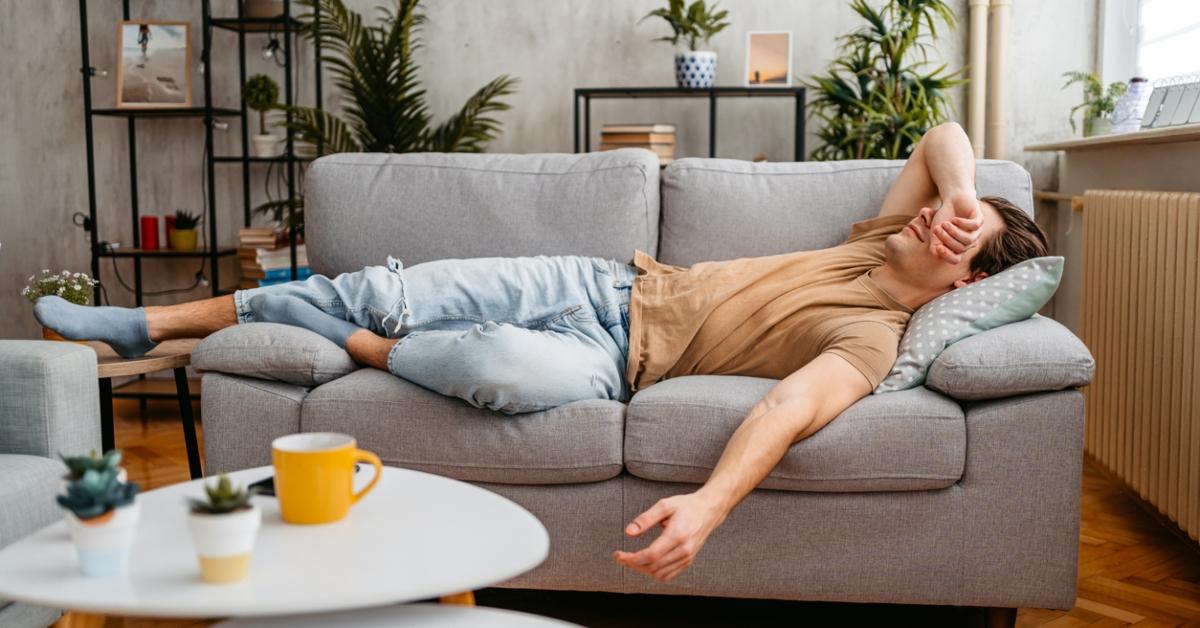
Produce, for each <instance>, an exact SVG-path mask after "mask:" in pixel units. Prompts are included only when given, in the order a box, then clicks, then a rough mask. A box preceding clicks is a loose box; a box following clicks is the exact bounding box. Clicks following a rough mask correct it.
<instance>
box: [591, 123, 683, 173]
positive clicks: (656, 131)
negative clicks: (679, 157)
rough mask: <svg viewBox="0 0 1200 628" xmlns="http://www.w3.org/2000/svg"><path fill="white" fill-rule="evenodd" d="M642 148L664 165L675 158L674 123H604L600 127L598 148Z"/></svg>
mask: <svg viewBox="0 0 1200 628" xmlns="http://www.w3.org/2000/svg"><path fill="white" fill-rule="evenodd" d="M618 148H644V149H646V150H649V151H651V152H653V153H654V154H656V155H658V163H659V164H660V165H663V166H666V165H668V164H670V163H671V162H672V161H674V160H675V125H674V124H606V125H604V127H603V128H601V129H600V150H615V149H618Z"/></svg>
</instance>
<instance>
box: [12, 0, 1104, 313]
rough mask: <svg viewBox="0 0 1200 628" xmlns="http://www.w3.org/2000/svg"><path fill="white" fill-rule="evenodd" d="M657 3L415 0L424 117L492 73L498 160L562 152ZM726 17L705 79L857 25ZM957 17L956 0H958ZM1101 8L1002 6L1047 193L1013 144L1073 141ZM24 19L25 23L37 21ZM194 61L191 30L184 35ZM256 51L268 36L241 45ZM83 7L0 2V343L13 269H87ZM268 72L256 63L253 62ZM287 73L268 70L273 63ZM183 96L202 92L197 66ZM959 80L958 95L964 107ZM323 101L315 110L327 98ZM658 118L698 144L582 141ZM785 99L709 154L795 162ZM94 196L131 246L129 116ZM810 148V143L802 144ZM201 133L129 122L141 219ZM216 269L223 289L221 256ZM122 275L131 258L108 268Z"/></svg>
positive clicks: (172, 10)
mask: <svg viewBox="0 0 1200 628" xmlns="http://www.w3.org/2000/svg"><path fill="white" fill-rule="evenodd" d="M233 2H234V0H215V1H214V13H217V14H225V15H229V14H232V13H233V11H234V6H235V5H234V4H233ZM134 4H135V8H136V9H137V10H138V13H137V14H136V16H138V17H148V18H158V19H172V18H184V19H189V20H192V22H193V25H195V24H197V23H198V21H199V18H198V9H196V8H191V7H189V8H187V9H186V11H187V12H186V13H180V11H183V10H185V9H182V7H185V6H188V5H189V4H190V3H184V4H180V3H178V2H173V1H167V0H139V1H138V2H136V3H134ZM348 4H350V5H351V6H352V7H353V8H356V9H359V10H364V11H370V10H371V9H372V7H374V6H376V5H377V4H379V0H350V1H349V2H348ZM659 4H660V3H659V2H658V0H606V1H604V2H596V1H594V0H504V1H503V2H495V1H492V2H483V1H482V0H439V1H438V2H430V3H428V7H427V12H428V15H429V23H428V25H427V26H426V28H425V30H424V41H425V47H424V48H423V50H422V51H421V53H420V62H421V66H422V76H423V77H424V79H425V81H426V85H425V86H426V88H427V90H428V94H429V103H430V108H431V111H432V112H433V114H434V117H435V119H436V120H441V119H444V117H445V116H446V115H447V114H448V113H449V112H451V111H453V110H454V109H456V108H457V107H458V106H459V105H460V104H461V103H462V102H463V101H464V100H465V99H466V98H467V97H468V96H469V95H470V94H471V93H472V92H473V91H474V90H475V89H476V88H478V87H479V86H480V85H482V84H483V83H484V82H485V81H487V80H488V79H490V78H492V77H494V76H496V75H499V74H510V75H514V76H517V77H519V78H520V79H521V81H522V82H521V85H520V92H519V93H518V94H516V95H515V96H513V97H512V99H511V102H512V104H513V106H514V108H513V110H512V111H509V112H506V113H504V114H502V115H501V116H500V119H501V120H502V121H503V123H504V133H503V135H502V136H501V137H500V139H498V140H497V141H496V142H495V143H494V144H493V145H492V150H493V151H495V152H519V153H524V152H560V151H570V150H571V149H572V141H571V130H572V125H571V114H572V109H571V96H572V90H573V89H574V88H575V87H581V86H608V85H666V84H671V83H672V81H673V69H672V53H673V50H672V49H671V47H670V46H669V45H667V44H664V43H656V42H652V41H650V40H651V39H652V38H653V37H656V36H659V35H661V34H663V32H664V30H665V28H666V27H665V26H664V25H662V24H659V23H657V22H652V21H647V22H644V23H642V24H640V25H639V24H637V20H638V19H639V18H640V17H641V16H642V15H644V14H645V13H646V12H648V11H649V10H651V9H653V8H655V7H657V6H658V5H659ZM723 4H724V6H726V7H727V8H729V10H730V14H731V18H732V21H733V26H732V27H731V28H729V29H727V31H726V32H724V33H721V34H720V35H718V36H717V37H716V38H714V40H713V42H712V46H711V48H713V49H714V50H716V51H717V52H718V53H719V54H720V55H721V57H720V61H719V64H718V81H719V83H721V84H726V85H729V84H734V85H736V84H741V82H742V76H741V74H742V69H743V63H744V56H743V55H744V47H745V33H746V31H749V30H791V31H793V33H794V53H793V65H794V74H795V75H797V76H807V75H810V74H812V73H815V72H819V71H821V70H822V69H823V68H824V67H825V65H826V64H827V63H828V61H829V59H830V58H832V57H833V56H834V55H835V54H836V42H835V36H836V35H838V34H841V33H844V32H847V31H849V30H851V29H853V28H855V27H857V26H858V24H859V21H858V20H857V18H856V16H855V15H854V14H853V13H852V12H851V11H850V10H849V9H848V8H847V4H848V3H847V2H844V1H841V0H788V1H786V2H785V1H783V0H726V1H725V2H724V3H723ZM953 4H954V6H955V7H956V10H957V12H958V14H959V15H960V16H961V20H962V21H963V22H965V20H966V1H965V0H954V2H953ZM90 6H91V11H92V15H91V16H90V17H91V20H90V22H91V25H92V37H91V42H90V50H91V52H92V55H93V58H94V59H93V65H95V66H97V67H102V68H108V69H110V70H111V69H112V68H113V65H114V60H115V34H116V26H115V24H116V22H117V20H118V19H120V15H119V3H90ZM1095 15H1096V6H1095V2H1093V1H1092V0H1066V1H1063V2H1053V3H1050V2H1036V1H1035V0H1019V1H1017V2H1014V7H1013V20H1012V26H1013V33H1012V34H1013V40H1012V45H1011V48H1010V50H1011V53H1012V59H1011V63H1010V67H1011V68H1013V70H1014V71H1013V72H1012V76H1011V77H1010V79H1009V80H1010V84H1011V85H1012V89H1013V98H1012V101H1013V111H1012V116H1011V119H1012V121H1013V124H1012V127H1011V128H1010V131H1009V133H1010V141H1009V145H1010V146H1011V147H1012V149H1013V153H1012V158H1014V159H1016V160H1018V161H1022V162H1023V163H1027V164H1028V165H1029V167H1030V168H1031V169H1032V170H1033V171H1034V172H1035V176H1036V181H1037V182H1038V184H1039V186H1041V187H1046V186H1048V185H1053V184H1054V183H1055V182H1054V181H1053V179H1054V174H1053V173H1054V168H1053V157H1046V156H1043V157H1030V158H1027V157H1026V156H1025V155H1023V154H1022V153H1021V147H1022V146H1024V145H1025V144H1026V143H1031V142H1035V141H1043V140H1047V139H1054V138H1059V137H1063V136H1065V135H1067V134H1068V133H1069V127H1068V125H1067V122H1066V111H1067V109H1069V107H1070V106H1071V105H1072V104H1073V103H1074V102H1076V101H1077V99H1078V94H1076V93H1072V92H1062V91H1060V90H1059V86H1060V84H1061V79H1060V75H1061V73H1062V72H1064V71H1066V70H1071V69H1090V68H1091V67H1093V53H1094V37H1095V29H1096V19H1095ZM35 26H36V28H35ZM215 37H216V44H217V48H216V51H215V52H214V56H213V63H214V67H215V68H216V69H215V71H214V76H213V78H214V91H215V93H216V94H217V98H216V101H217V104H219V105H226V106H228V105H232V104H235V103H236V94H237V89H238V85H237V79H236V77H237V72H236V63H237V56H236V39H235V38H234V37H233V36H232V35H230V34H228V33H225V32H219V31H218V32H217V33H216V34H215ZM965 37H966V29H965V26H960V27H959V29H958V30H956V31H954V32H953V33H949V34H947V35H945V36H944V38H943V40H942V42H941V43H940V45H939V46H938V48H937V50H936V54H935V58H941V59H945V60H946V61H948V62H949V63H950V65H951V67H960V66H962V65H963V64H964V63H965V60H966V51H965ZM192 38H193V43H194V52H193V55H194V57H196V58H195V59H194V61H196V62H198V49H199V46H198V42H199V33H198V31H193V34H192ZM249 41H250V45H251V47H252V50H257V49H258V48H259V47H260V46H261V45H262V43H263V42H264V41H265V39H264V38H263V37H261V36H256V37H251V38H249ZM300 56H301V64H300V67H302V68H304V71H303V72H302V73H300V75H299V76H298V80H299V84H300V86H301V90H302V92H303V93H305V94H307V93H310V90H311V87H312V85H311V83H312V81H311V75H310V74H309V73H308V66H309V65H310V64H309V63H308V62H310V61H311V54H310V53H309V52H307V50H305V49H304V48H302V49H301V52H300ZM78 67H79V34H78V15H77V8H76V5H75V3H74V2H4V3H0V85H3V86H4V89H3V90H0V128H2V129H4V130H5V134H4V136H3V139H2V140H0V244H2V247H0V319H2V320H4V321H6V323H7V324H5V325H4V326H3V327H2V328H0V337H30V336H32V335H34V334H36V332H37V327H36V325H35V323H34V321H33V318H32V316H31V314H30V311H29V307H28V304H27V303H25V302H24V301H23V300H21V299H20V297H19V296H17V293H18V291H19V290H20V288H21V286H22V285H24V281H25V279H26V277H27V276H28V275H29V274H30V273H32V272H35V271H36V270H38V269H40V268H55V269H58V268H69V269H72V270H87V268H88V252H87V239H86V234H85V233H84V232H83V231H82V230H80V229H78V228H76V227H74V226H72V225H71V223H70V218H71V215H72V214H74V213H75V212H79V211H82V212H86V211H87V197H86V179H85V170H84V162H83V159H84V154H85V151H84V139H83V116H82V90H81V86H80V80H79V74H78ZM264 70H271V66H270V65H269V64H268V63H267V62H264V61H262V59H261V58H259V57H258V56H257V55H251V72H256V71H264ZM271 73H272V74H273V75H274V76H275V77H276V79H277V80H280V81H282V76H281V72H279V71H277V70H271ZM195 78H196V83H197V88H196V89H195V91H194V97H195V98H197V99H199V98H200V97H201V96H202V92H201V91H200V89H199V79H200V77H199V75H197V76H196V77H195ZM93 89H94V102H95V104H96V106H109V105H111V104H112V102H113V100H114V92H115V80H114V78H113V75H112V74H110V76H109V77H108V78H97V79H96V80H95V81H94V82H93ZM961 95H962V90H957V91H956V94H955V101H956V103H957V104H958V105H959V107H958V110H959V111H963V110H964V108H963V107H962V102H961ZM336 101H337V99H336V97H331V98H329V99H328V101H327V103H326V104H327V106H333V105H336ZM647 120H654V121H669V122H674V123H676V124H677V125H678V126H679V134H680V138H679V141H680V144H679V154H680V155H703V154H705V152H706V150H707V145H708V144H707V142H708V138H707V133H706V125H707V109H706V105H705V103H704V102H703V101H702V100H697V101H638V102H618V101H608V102H603V103H597V104H596V105H595V108H594V110H593V136H594V138H595V137H596V136H597V135H598V129H599V126H600V125H601V124H603V123H605V122H621V121H647ZM791 123H792V109H791V103H790V102H788V101H786V100H772V99H754V100H734V99H730V100H725V101H722V102H721V107H720V122H719V128H720V131H719V134H718V151H719V154H720V156H722V157H730V158H739V159H749V158H752V157H754V156H755V155H757V154H759V153H763V154H766V155H767V157H768V158H770V159H772V160H787V159H790V158H791V155H792V140H791V137H792V127H791ZM95 128H96V156H97V181H98V192H99V193H98V199H99V201H98V202H99V208H100V216H101V224H100V228H101V231H100V234H101V237H102V239H105V240H111V241H120V242H126V243H128V242H129V240H130V233H131V227H130V220H129V185H130V183H129V175H128V171H127V168H126V163H127V162H126V160H127V154H128V153H127V148H126V126H125V123H124V121H123V120H118V119H97V120H96V127H95ZM217 146H218V151H220V152H222V153H228V152H232V151H233V150H234V149H235V148H236V146H237V133H236V127H235V128H234V129H231V130H230V131H229V132H222V133H218V137H217ZM812 146H813V141H812V138H811V129H810V138H809V147H810V148H811V147H812ZM202 147H203V129H202V127H201V125H200V123H199V122H198V121H197V120H162V121H142V122H139V123H138V146H137V150H138V155H139V165H140V167H139V171H140V174H141V178H140V185H139V196H140V198H141V204H142V208H143V212H150V213H158V214H163V213H167V212H169V211H171V210H173V209H174V208H176V207H187V208H190V209H193V210H196V209H199V208H200V206H201V187H200V182H201V180H202V179H201V176H202V170H201V169H202V160H201V150H202ZM218 168H219V170H218V175H217V176H218V193H217V195H216V202H217V207H218V212H219V220H220V227H221V233H220V238H219V239H220V243H221V244H222V245H229V244H233V243H234V241H235V238H236V232H237V228H238V227H239V226H240V223H241V215H242V202H241V178H240V174H239V169H238V167H236V166H232V165H225V166H218ZM258 168H259V169H258V170H256V174H255V184H254V201H255V202H256V203H257V202H259V201H261V200H262V199H263V197H264V195H263V192H262V187H263V175H264V174H265V173H264V170H265V168H263V167H258ZM226 264H227V265H226V266H225V267H224V268H223V270H222V274H223V275H224V276H225V278H226V280H223V281H222V284H223V285H229V281H228V280H229V279H232V277H231V276H230V275H231V273H230V271H231V270H232V265H230V263H229V262H227V263H226ZM118 266H119V268H120V269H121V275H122V276H123V277H124V278H125V280H126V281H127V282H132V277H133V269H132V262H128V261H123V262H118ZM197 270H199V265H198V263H197V262H195V261H170V262H148V263H146V264H145V282H146V287H147V289H148V290H156V289H158V290H161V289H169V288H177V287H180V286H187V285H189V284H191V283H192V279H193V276H194V274H195V273H196V272H197ZM101 277H102V279H103V280H104V282H105V283H106V285H108V294H109V297H110V299H111V301H112V302H113V303H116V304H131V303H132V299H131V297H130V296H129V294H128V293H127V292H125V291H124V290H123V289H121V288H120V287H119V284H118V282H117V279H116V276H115V275H114V273H113V266H112V264H111V262H110V261H108V260H105V261H104V265H103V271H102V275H101ZM207 294H208V293H207V290H206V289H204V288H199V289H196V290H193V291H191V292H189V293H184V294H175V295H170V296H166V297H149V298H147V300H146V303H147V304H159V303H168V302H175V301H178V300H183V299H190V298H197V297H202V296H205V295H207Z"/></svg>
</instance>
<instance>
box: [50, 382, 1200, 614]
mask: <svg viewBox="0 0 1200 628" xmlns="http://www.w3.org/2000/svg"><path fill="white" fill-rule="evenodd" d="M149 409H150V412H149V420H148V421H147V422H146V423H145V424H144V425H143V423H142V421H141V420H140V419H139V418H138V411H137V403H136V402H134V401H124V400H118V401H117V408H116V417H117V431H116V433H117V443H118V446H119V447H121V448H122V449H123V450H124V451H125V466H126V467H127V468H128V469H129V475H130V477H131V479H133V480H134V481H137V482H140V483H142V484H143V487H144V488H155V487H158V486H162V485H165V484H171V483H174V482H181V481H184V480H187V479H188V471H187V458H186V455H185V452H184V448H183V437H182V434H181V432H180V429H179V419H178V415H177V414H175V413H176V412H177V409H176V408H175V407H174V406H173V404H172V403H168V402H152V403H151V404H150V406H149ZM198 431H199V430H198ZM477 599H478V601H479V603H480V604H482V605H487V606H499V607H505V608H512V609H516V610H522V611H526V612H531V613H535V614H539V615H547V616H552V617H558V618H560V619H563V620H566V621H571V622H575V623H578V624H581V625H584V626H590V627H595V628H617V627H622V628H624V627H640V626H655V627H674V626H679V627H684V626H686V627H688V628H692V627H707V626H712V627H717V626H720V627H723V628H724V627H740V626H772V625H780V626H784V625H786V626H796V625H807V626H867V625H903V626H976V625H982V623H981V617H980V616H979V613H978V612H977V611H976V610H975V609H969V608H957V607H929V606H908V605H890V604H829V603H807V602H777V601H758V600H725V599H713V598H678V597H659V596H640V595H638V596H632V595H615V594H599V593H574V592H546V591H509V590H502V589H489V590H485V591H481V592H479V594H478V596H477ZM210 623H211V622H196V621H194V620H187V621H178V620H175V621H172V620H147V619H132V618H109V619H108V620H107V622H106V623H105V624H104V625H105V626H106V627H107V628H118V627H121V628H134V627H137V628H183V627H193V626H206V625H209V624H210ZM59 625H60V626H69V625H70V617H68V618H64V620H63V621H61V622H60V624H59ZM1017 626H1018V627H1019V628H1034V627H1045V628H1079V627H1083V626H1089V627H1091V628H1107V627H1116V626H1138V627H1140V628H1159V627H1165V626H1181V627H1183V626H1186V627H1189V628H1200V546H1198V545H1197V544H1196V543H1195V542H1192V541H1188V542H1185V541H1184V540H1181V539H1180V538H1178V537H1177V536H1175V534H1173V533H1172V532H1171V531H1169V530H1168V529H1167V528H1166V527H1164V525H1163V524H1161V523H1160V522H1159V521H1158V520H1156V519H1155V517H1152V516H1151V515H1149V514H1148V513H1147V512H1146V511H1144V510H1143V509H1142V507H1141V506H1139V504H1138V503H1137V502H1136V501H1134V499H1133V498H1132V497H1131V496H1130V495H1129V494H1127V493H1126V492H1125V491H1124V490H1123V489H1122V488H1121V487H1120V486H1119V485H1118V484H1117V483H1116V482H1114V481H1113V480H1112V479H1111V478H1110V477H1108V476H1107V474H1106V473H1104V472H1103V471H1101V470H1100V469H1098V468H1097V467H1096V466H1095V465H1094V464H1093V463H1092V462H1090V461H1089V462H1087V463H1086V464H1085V465H1084V476H1083V494H1082V523H1081V526H1080V535H1079V593H1078V598H1077V599H1076V602H1075V607H1074V608H1073V609H1071V610H1070V611H1069V612H1063V611H1049V610H1044V609H1029V608H1026V609H1021V610H1020V612H1019V614H1018V616H1017Z"/></svg>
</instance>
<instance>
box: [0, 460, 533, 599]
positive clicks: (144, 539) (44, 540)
mask: <svg viewBox="0 0 1200 628" xmlns="http://www.w3.org/2000/svg"><path fill="white" fill-rule="evenodd" d="M272 473H273V472H272V469H271V468H270V467H260V468H257V469H250V470H246V471H240V472H237V473H233V474H231V477H232V478H233V479H234V480H235V482H237V483H246V484H248V483H250V482H253V481H255V480H259V479H261V478H265V477H267V476H270V475H271V474H272ZM371 473H372V471H371V470H370V469H369V468H366V469H364V470H363V471H362V472H360V473H358V474H357V475H356V477H355V484H356V485H361V484H365V483H366V482H367V481H368V480H370V476H371ZM201 491H202V489H201V487H200V484H199V480H197V481H192V482H185V483H182V484H176V485H173V486H169V487H166V488H162V489H159V490H155V491H150V492H147V493H145V494H143V495H140V496H139V497H138V499H139V500H140V501H141V504H142V519H141V523H140V524H139V526H138V533H137V538H136V541H135V544H134V547H133V551H132V554H131V555H130V562H129V570H128V573H126V574H125V575H121V576H114V577H110V578H89V577H85V576H82V575H80V573H79V567H78V562H77V559H76V556H75V548H74V546H73V545H72V544H71V541H70V539H69V538H68V537H67V530H66V527H65V525H64V524H63V523H62V522H59V523H55V524H53V525H50V526H48V527H46V528H43V529H42V530H40V531H38V532H36V533H34V534H32V535H30V536H28V537H26V538H24V539H21V540H20V541H17V542H16V543H13V544H12V545H9V546H8V547H6V548H4V549H3V550H0V598H2V599H8V600H14V601H18V602H27V603H30V604H36V605H39V606H48V607H52V608H63V609H68V610H74V611H85V612H91V613H105V614H112V615H135V616H152V617H249V616H268V615H291V614H305V613H319V612H330V611H339V610H349V609H359V608H366V607H372V606H383V605H390V604H398V603H404V602H413V601H418V600H424V599H430V598H436V597H439V596H444V595H450V594H454V593H459V592H464V591H471V590H473V589H478V588H482V587H485V586H489V585H492V584H496V583H498V582H502V581H504V580H508V579H509V578H512V577H513V576H516V575H518V574H521V573H524V572H526V571H529V570H530V569H532V568H534V567H536V566H537V565H539V564H540V563H541V562H542V561H543V560H545V558H546V554H547V551H548V549H549V545H550V544H549V537H548V536H547V534H546V529H545V528H544V527H543V526H542V524H541V522H539V521H538V520H537V519H536V518H535V517H534V516H533V515H531V514H530V513H529V512H528V511H526V510H525V509H523V508H521V507H520V506H518V505H517V504H514V503H513V502H511V501H509V500H507V499H505V498H503V497H501V496H499V495H496V494H495V493H491V492H489V491H486V490H484V489H481V488H478V487H476V486H472V485H470V484H467V483H465V482H458V481H456V480H450V479H447V478H443V477H439V476H436V475H431V474H428V473H420V472H417V471H408V470H404V469H396V468H391V467H384V473H383V478H382V479H381V480H380V482H379V484H378V485H377V486H376V487H375V489H374V491H372V492H371V493H370V494H369V495H367V496H366V497H365V498H363V500H362V501H361V502H359V503H358V504H357V505H355V506H354V507H353V508H351V511H350V515H349V516H348V517H346V518H345V519H343V520H342V521H339V522H337V523H332V524H327V525H320V526H296V525H288V524H284V523H283V521H282V520H281V519H280V517H279V505H278V502H277V501H276V500H275V499H274V498H271V497H255V498H254V500H255V502H256V503H257V504H258V505H259V506H260V507H261V508H262V511H263V525H262V529H261V530H260V531H259V536H258V542H257V545H256V546H255V549H254V554H253V557H252V558H251V567H250V578H249V580H247V581H245V582H241V583H237V584H229V585H210V584H205V583H203V582H202V581H201V580H200V573H199V568H198V566H197V563H196V556H195V553H194V550H193V547H192V542H191V538H190V537H189V536H188V531H187V527H186V517H187V506H186V503H185V502H186V499H185V498H186V497H188V496H200V495H201Z"/></svg>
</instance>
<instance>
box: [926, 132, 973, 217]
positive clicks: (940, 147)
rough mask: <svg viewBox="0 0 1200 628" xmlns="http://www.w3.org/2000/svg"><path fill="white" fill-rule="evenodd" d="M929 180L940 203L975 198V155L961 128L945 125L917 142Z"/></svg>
mask: <svg viewBox="0 0 1200 628" xmlns="http://www.w3.org/2000/svg"><path fill="white" fill-rule="evenodd" d="M921 146H922V147H923V148H922V150H923V152H924V155H923V156H924V158H925V166H926V168H928V170H929V178H931V179H933V184H934V185H935V186H937V189H938V194H939V195H940V196H941V197H942V198H943V199H949V198H951V197H954V196H957V195H964V194H969V195H971V196H972V197H974V195H975V152H974V151H973V150H972V149H971V140H970V139H969V138H968V137H967V134H966V133H965V132H964V131H963V129H962V127H961V126H959V125H957V124H954V123H953V122H948V123H946V124H941V125H938V126H936V127H934V128H932V129H930V130H929V132H927V133H926V134H925V137H924V138H923V139H922V140H921Z"/></svg>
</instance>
